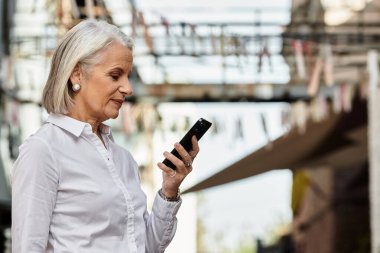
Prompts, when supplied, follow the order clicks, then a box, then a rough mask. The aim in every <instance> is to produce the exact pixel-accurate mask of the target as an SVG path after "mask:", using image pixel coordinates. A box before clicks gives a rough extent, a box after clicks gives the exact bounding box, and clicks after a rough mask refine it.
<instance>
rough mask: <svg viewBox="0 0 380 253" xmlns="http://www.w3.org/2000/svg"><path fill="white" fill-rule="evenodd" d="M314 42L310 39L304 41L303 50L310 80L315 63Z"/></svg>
mask: <svg viewBox="0 0 380 253" xmlns="http://www.w3.org/2000/svg"><path fill="white" fill-rule="evenodd" d="M312 46H313V44H312V42H310V41H304V42H303V52H304V56H305V58H306V74H307V76H308V80H309V81H310V79H311V75H312V73H313V65H314V55H313V52H312V48H311V47H312Z"/></svg>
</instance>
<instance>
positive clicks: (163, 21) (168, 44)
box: [160, 16, 171, 51]
mask: <svg viewBox="0 0 380 253" xmlns="http://www.w3.org/2000/svg"><path fill="white" fill-rule="evenodd" d="M160 21H161V25H163V26H164V28H165V35H166V38H165V40H166V51H169V50H170V48H171V36H170V24H169V21H168V19H167V18H166V17H164V16H160Z"/></svg>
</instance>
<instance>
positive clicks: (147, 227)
mask: <svg viewBox="0 0 380 253" xmlns="http://www.w3.org/2000/svg"><path fill="white" fill-rule="evenodd" d="M132 60H133V56H132V42H131V40H130V39H129V38H128V37H127V36H126V35H125V34H123V33H122V32H121V31H120V30H119V29H118V28H117V27H115V26H113V25H110V24H108V23H106V22H103V21H82V22H81V23H79V24H78V25H76V26H75V27H74V28H72V29H71V30H70V31H69V32H68V33H67V34H66V35H65V36H64V38H63V40H62V41H61V43H60V45H59V46H58V48H57V50H56V52H55V54H54V56H53V59H52V66H51V70H50V74H49V77H48V80H47V83H46V86H45V89H44V92H43V99H42V102H43V105H44V107H45V108H46V110H47V111H48V112H49V114H50V115H49V118H48V119H47V121H46V123H45V124H44V125H43V126H42V127H41V128H40V129H39V131H37V133H35V134H34V135H32V136H31V137H29V138H28V139H27V140H26V141H25V143H24V144H23V145H22V146H21V147H20V155H19V157H18V159H17V161H16V162H15V165H14V169H13V171H12V205H13V206H12V249H13V251H12V252H13V253H35V252H59V253H74V252H80V253H86V252H91V253H97V252H99V253H102V252H104V253H106V252H107V253H119V252H120V253H121V252H123V253H128V252H163V251H164V250H165V248H166V247H167V246H168V244H169V243H170V241H171V240H172V238H173V236H174V234H175V231H176V224H177V220H176V213H177V211H178V208H179V207H180V205H181V199H180V197H179V186H180V184H181V182H182V180H183V179H184V178H185V177H186V176H187V175H188V174H189V173H190V172H191V170H192V166H191V164H192V162H193V159H194V157H195V156H196V155H197V153H198V152H199V147H198V143H197V140H196V138H195V137H194V136H193V139H192V144H193V149H192V151H190V152H189V153H188V152H186V151H185V149H184V148H183V147H182V146H181V145H180V144H178V143H176V144H175V145H174V146H175V148H176V149H177V150H178V152H179V153H180V155H181V156H182V160H181V159H178V158H176V157H175V156H173V155H172V154H170V153H169V152H165V153H164V157H165V158H168V159H169V160H170V161H171V162H172V163H174V164H175V165H176V167H177V168H176V170H172V169H170V168H169V167H167V166H165V165H164V164H162V163H158V167H159V168H160V169H161V170H162V171H163V173H162V174H163V181H162V188H161V190H160V191H159V192H158V193H157V195H156V197H155V200H154V204H153V208H152V213H151V214H150V215H149V214H148V212H147V211H146V196H145V194H144V193H143V191H142V190H141V188H140V179H139V174H138V166H137V164H136V162H135V161H134V159H133V158H132V156H131V154H130V153H129V152H128V151H126V150H125V149H123V148H122V147H120V146H117V145H116V144H115V143H114V142H113V139H112V135H111V132H110V128H109V127H108V126H106V125H104V124H103V123H102V122H103V121H105V120H107V119H110V118H116V117H117V116H118V114H119V110H120V107H121V106H122V103H123V101H124V98H125V97H126V96H130V95H131V94H132V87H131V84H130V83H129V80H128V74H129V73H130V72H131V69H132Z"/></svg>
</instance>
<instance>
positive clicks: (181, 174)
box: [157, 136, 199, 198]
mask: <svg viewBox="0 0 380 253" xmlns="http://www.w3.org/2000/svg"><path fill="white" fill-rule="evenodd" d="M191 143H192V150H191V151H189V152H187V151H186V150H185V149H184V147H183V146H182V145H181V144H179V143H175V144H174V148H175V149H176V150H177V151H178V153H179V154H180V156H181V158H182V159H179V158H177V157H176V156H174V155H173V154H172V153H170V152H167V151H165V152H164V156H165V158H166V159H168V160H169V161H171V162H172V163H173V164H174V165H175V166H176V170H173V169H171V168H170V167H168V166H166V165H165V164H163V163H161V162H160V163H158V164H157V165H158V167H159V168H160V169H161V170H162V171H163V173H162V177H163V181H162V193H163V194H164V195H165V196H166V197H168V198H173V197H176V196H177V193H178V189H179V186H180V185H181V183H182V181H183V180H184V179H185V177H186V176H187V175H188V174H189V173H190V172H191V171H192V170H193V161H194V158H195V157H196V155H197V154H198V152H199V145H198V141H197V138H196V137H195V136H193V137H192V138H191Z"/></svg>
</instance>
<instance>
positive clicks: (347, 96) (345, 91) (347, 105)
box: [340, 84, 353, 112]
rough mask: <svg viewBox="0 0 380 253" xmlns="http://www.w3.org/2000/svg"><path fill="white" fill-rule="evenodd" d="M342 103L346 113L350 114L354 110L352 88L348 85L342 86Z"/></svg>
mask: <svg viewBox="0 0 380 253" xmlns="http://www.w3.org/2000/svg"><path fill="white" fill-rule="evenodd" d="M340 88H341V103H342V109H343V111H344V112H350V111H351V109H352V97H353V90H352V86H351V85H348V84H344V85H341V87H340Z"/></svg>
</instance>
